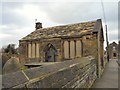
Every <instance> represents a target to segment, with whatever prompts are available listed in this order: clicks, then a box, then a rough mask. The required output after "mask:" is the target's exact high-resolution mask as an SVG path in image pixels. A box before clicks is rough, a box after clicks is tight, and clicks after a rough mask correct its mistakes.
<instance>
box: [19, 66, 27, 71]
mask: <svg viewBox="0 0 120 90" xmlns="http://www.w3.org/2000/svg"><path fill="white" fill-rule="evenodd" d="M20 69H21V70H27V69H28V67H27V66H22V67H21V68H20Z"/></svg>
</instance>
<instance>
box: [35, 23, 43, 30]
mask: <svg viewBox="0 0 120 90" xmlns="http://www.w3.org/2000/svg"><path fill="white" fill-rule="evenodd" d="M35 24H36V25H35V28H36V30H37V29H40V28H42V23H40V22H36V23H35Z"/></svg>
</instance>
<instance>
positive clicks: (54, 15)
mask: <svg viewBox="0 0 120 90" xmlns="http://www.w3.org/2000/svg"><path fill="white" fill-rule="evenodd" d="M102 1H103V5H104V10H105V17H106V24H107V25H108V36H109V37H108V38H109V42H112V41H116V42H118V0H114V1H113V0H102ZM1 2H2V3H0V4H1V5H0V9H1V10H0V20H1V22H0V46H4V45H7V44H9V43H15V44H16V45H18V44H19V40H20V39H21V38H22V37H24V36H26V35H27V34H29V33H30V32H32V31H34V30H35V19H37V21H39V22H41V23H43V27H50V26H56V25H63V24H70V23H78V22H84V21H91V20H96V19H99V18H101V19H102V20H103V27H104V24H105V20H104V18H103V9H102V5H101V0H96V2H94V1H93V0H79V1H78V0H74V1H73V0H49V1H48V0H44V1H42V0H40V1H39V2H37V1H36V0H34V2H33V1H32V0H29V2H28V0H21V1H20V2H17V1H16V0H9V2H8V0H2V1H1ZM104 31H105V30H104ZM104 33H105V32H104ZM105 46H106V44H105Z"/></svg>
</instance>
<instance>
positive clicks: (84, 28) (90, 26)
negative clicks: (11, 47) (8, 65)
mask: <svg viewBox="0 0 120 90" xmlns="http://www.w3.org/2000/svg"><path fill="white" fill-rule="evenodd" d="M103 47H104V36H103V28H102V21H101V19H98V20H94V21H88V22H82V23H75V24H68V25H61V26H54V27H48V28H43V27H42V23H39V22H37V23H36V30H35V31H33V32H32V33H30V34H29V35H27V36H25V37H23V38H22V39H21V40H19V48H20V61H21V63H30V62H59V61H65V60H72V59H76V58H80V57H85V56H89V55H91V56H94V57H95V58H96V63H97V66H98V67H97V70H98V73H99V71H100V70H101V69H102V68H103V67H104V60H103V53H104V50H103Z"/></svg>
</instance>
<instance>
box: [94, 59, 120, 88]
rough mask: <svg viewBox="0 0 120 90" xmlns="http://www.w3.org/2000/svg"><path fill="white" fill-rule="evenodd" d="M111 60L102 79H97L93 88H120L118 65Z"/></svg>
mask: <svg viewBox="0 0 120 90" xmlns="http://www.w3.org/2000/svg"><path fill="white" fill-rule="evenodd" d="M116 61H117V59H111V60H110V61H109V62H108V64H107V66H106V68H105V70H104V73H103V75H102V77H101V78H99V79H97V80H96V81H95V83H94V85H93V87H92V88H118V63H117V62H116Z"/></svg>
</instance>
